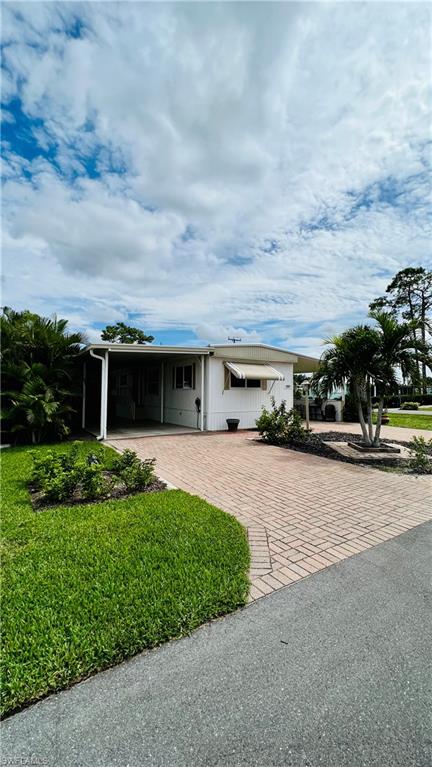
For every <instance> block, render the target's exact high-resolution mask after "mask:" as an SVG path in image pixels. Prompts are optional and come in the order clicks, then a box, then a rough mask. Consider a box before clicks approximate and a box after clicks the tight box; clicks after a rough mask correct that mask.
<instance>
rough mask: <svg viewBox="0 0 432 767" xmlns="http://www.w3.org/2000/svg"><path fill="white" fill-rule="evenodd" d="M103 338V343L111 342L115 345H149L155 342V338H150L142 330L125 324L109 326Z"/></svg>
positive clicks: (104, 331) (102, 334) (105, 329)
mask: <svg viewBox="0 0 432 767" xmlns="http://www.w3.org/2000/svg"><path fill="white" fill-rule="evenodd" d="M101 338H102V341H110V342H111V343H113V344H149V343H151V342H152V341H154V336H149V335H147V334H146V333H144V331H143V330H141V329H140V328H134V327H132V326H131V325H126V324H125V323H124V322H116V324H115V325H107V326H106V327H105V328H104V329H103V330H102V333H101Z"/></svg>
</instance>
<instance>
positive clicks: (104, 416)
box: [100, 349, 109, 439]
mask: <svg viewBox="0 0 432 767" xmlns="http://www.w3.org/2000/svg"><path fill="white" fill-rule="evenodd" d="M108 355H109V352H108V349H107V350H106V352H105V356H104V358H103V362H102V382H101V428H100V431H101V437H102V439H106V436H107V421H108V359H109V357H108Z"/></svg>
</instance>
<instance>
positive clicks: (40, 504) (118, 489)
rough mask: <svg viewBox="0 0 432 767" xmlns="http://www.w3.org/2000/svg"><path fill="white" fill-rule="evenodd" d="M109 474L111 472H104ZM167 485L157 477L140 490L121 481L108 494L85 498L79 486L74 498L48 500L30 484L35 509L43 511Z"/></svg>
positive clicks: (115, 497) (123, 495) (100, 501)
mask: <svg viewBox="0 0 432 767" xmlns="http://www.w3.org/2000/svg"><path fill="white" fill-rule="evenodd" d="M104 473H106V474H107V475H108V476H109V474H110V472H104ZM166 489H167V486H166V484H165V482H162V480H161V479H156V480H155V481H154V482H152V484H151V485H147V487H142V488H140V489H139V490H127V488H126V487H125V485H124V484H123V483H119V484H118V485H117V486H115V487H113V488H112V490H111V491H110V493H109V494H108V495H102V496H100V498H83V497H82V495H81V493H80V490H79V488H78V489H77V490H76V491H75V493H74V496H73V498H70V499H68V500H66V501H55V502H52V501H47V500H45V498H44V494H43V492H41V491H40V490H38V489H37V488H35V487H34V486H33V485H30V486H29V492H30V500H31V504H32V506H33V509H34V511H43V510H45V509H52V508H56V507H58V506H85V505H88V504H95V503H103V502H104V501H117V500H120V499H126V498H130V497H131V496H133V495H138V494H139V493H160V492H161V491H162V490H166Z"/></svg>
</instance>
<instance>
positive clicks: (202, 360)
mask: <svg viewBox="0 0 432 767" xmlns="http://www.w3.org/2000/svg"><path fill="white" fill-rule="evenodd" d="M200 429H201V431H204V354H201V413H200Z"/></svg>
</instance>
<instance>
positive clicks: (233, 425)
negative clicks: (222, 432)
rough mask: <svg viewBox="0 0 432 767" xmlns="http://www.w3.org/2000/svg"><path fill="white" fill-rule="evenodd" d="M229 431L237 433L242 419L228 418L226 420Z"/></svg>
mask: <svg viewBox="0 0 432 767" xmlns="http://www.w3.org/2000/svg"><path fill="white" fill-rule="evenodd" d="M226 422H227V426H228V431H237V429H238V425H239V423H240V418H227V419H226Z"/></svg>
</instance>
